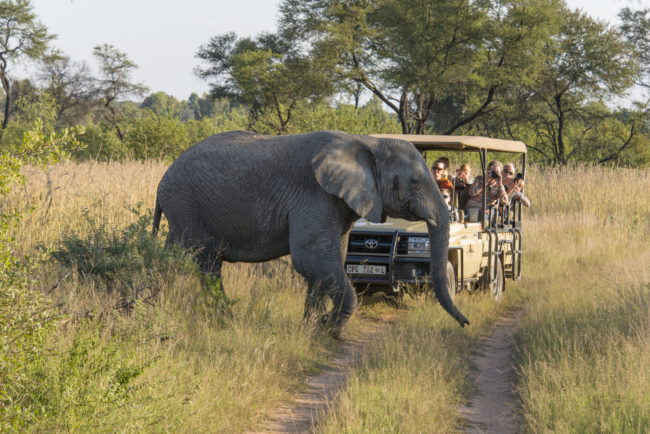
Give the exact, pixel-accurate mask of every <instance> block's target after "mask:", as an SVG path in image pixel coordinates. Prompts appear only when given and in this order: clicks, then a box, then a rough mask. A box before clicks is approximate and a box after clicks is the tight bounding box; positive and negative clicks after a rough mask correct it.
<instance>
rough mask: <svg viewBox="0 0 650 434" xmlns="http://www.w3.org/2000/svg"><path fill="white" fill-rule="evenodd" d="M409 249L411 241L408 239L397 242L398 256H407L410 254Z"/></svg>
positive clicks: (400, 238)
mask: <svg viewBox="0 0 650 434" xmlns="http://www.w3.org/2000/svg"><path fill="white" fill-rule="evenodd" d="M408 249H409V239H408V237H399V240H398V241H397V246H396V249H395V250H397V252H396V253H397V254H398V255H406V254H407V253H408Z"/></svg>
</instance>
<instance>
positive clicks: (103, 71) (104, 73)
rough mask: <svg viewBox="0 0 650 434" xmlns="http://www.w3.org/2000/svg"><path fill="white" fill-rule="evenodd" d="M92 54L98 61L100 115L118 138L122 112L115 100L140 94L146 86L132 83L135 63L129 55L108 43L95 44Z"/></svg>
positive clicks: (122, 138)
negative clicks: (113, 129) (101, 108)
mask: <svg viewBox="0 0 650 434" xmlns="http://www.w3.org/2000/svg"><path fill="white" fill-rule="evenodd" d="M93 56H95V58H96V59H97V62H98V63H99V71H100V78H99V83H98V88H97V92H98V93H99V94H100V99H101V103H102V107H103V108H104V110H103V112H102V115H103V117H104V119H105V120H106V121H107V122H108V123H109V124H111V125H112V126H113V128H115V131H116V132H117V136H118V137H119V138H120V140H122V141H123V140H124V134H123V133H122V129H121V128H120V123H121V121H122V114H121V111H120V109H119V106H118V104H117V102H118V101H119V100H120V99H121V98H125V97H128V96H142V95H143V94H144V93H145V92H146V91H147V87H146V86H145V85H144V84H141V83H133V82H132V81H131V74H132V72H133V70H134V69H135V68H137V65H136V64H135V63H133V61H131V59H129V57H128V56H127V55H126V54H125V53H123V52H121V51H120V50H118V49H117V48H115V47H114V46H112V45H110V44H102V45H96V46H95V48H94V49H93Z"/></svg>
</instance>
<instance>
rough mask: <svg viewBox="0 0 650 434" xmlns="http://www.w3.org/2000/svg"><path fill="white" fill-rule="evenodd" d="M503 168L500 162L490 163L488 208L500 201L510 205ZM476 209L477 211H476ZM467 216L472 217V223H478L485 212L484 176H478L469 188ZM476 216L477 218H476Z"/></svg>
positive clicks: (487, 187) (466, 206) (487, 185)
mask: <svg viewBox="0 0 650 434" xmlns="http://www.w3.org/2000/svg"><path fill="white" fill-rule="evenodd" d="M502 171H503V166H502V165H501V163H500V162H499V161H496V160H495V161H490V163H489V164H488V168H487V173H488V180H487V182H486V189H487V192H486V193H487V205H488V207H490V206H493V205H496V204H497V203H498V202H499V201H501V203H502V204H504V203H508V202H509V201H508V193H507V192H506V188H505V186H504V185H503V179H502V176H501V172H502ZM474 209H476V211H474ZM464 210H465V214H466V215H467V216H469V217H470V221H477V220H478V216H480V213H481V212H484V210H483V175H478V176H477V177H476V178H474V182H473V183H472V185H471V186H470V188H469V200H468V201H467V204H466V205H465V209H464ZM474 216H476V217H474Z"/></svg>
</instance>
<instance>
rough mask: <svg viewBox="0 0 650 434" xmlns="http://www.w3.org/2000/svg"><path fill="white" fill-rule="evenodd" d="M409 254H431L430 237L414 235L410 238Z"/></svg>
mask: <svg viewBox="0 0 650 434" xmlns="http://www.w3.org/2000/svg"><path fill="white" fill-rule="evenodd" d="M408 254H409V255H418V254H420V255H423V254H424V255H428V254H429V238H426V237H412V238H409V243H408Z"/></svg>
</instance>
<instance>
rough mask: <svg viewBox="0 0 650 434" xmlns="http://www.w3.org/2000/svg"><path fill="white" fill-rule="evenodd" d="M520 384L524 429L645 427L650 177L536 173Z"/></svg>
mask: <svg viewBox="0 0 650 434" xmlns="http://www.w3.org/2000/svg"><path fill="white" fill-rule="evenodd" d="M531 178H532V179H531V180H530V185H531V186H535V187H534V188H531V196H532V201H533V203H534V204H535V206H534V208H532V209H531V212H530V218H529V220H528V222H527V225H526V235H527V248H526V253H527V260H526V274H527V276H528V277H527V284H526V285H525V288H522V289H525V291H526V296H527V299H526V302H525V303H524V305H523V308H524V309H525V311H526V315H525V316H524V318H525V321H524V323H523V325H522V329H521V332H520V333H519V335H518V341H519V352H520V362H519V385H518V394H519V397H520V400H521V404H522V415H523V419H524V423H525V428H526V430H527V431H530V432H648V430H650V375H648V374H649V373H650V370H648V369H647V367H648V366H650V249H649V248H648V246H650V171H649V170H647V169H636V170H632V169H612V168H599V167H584V166H583V167H569V168H565V169H553V170H546V171H544V172H538V171H535V172H533V176H532V177H531Z"/></svg>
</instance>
